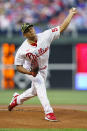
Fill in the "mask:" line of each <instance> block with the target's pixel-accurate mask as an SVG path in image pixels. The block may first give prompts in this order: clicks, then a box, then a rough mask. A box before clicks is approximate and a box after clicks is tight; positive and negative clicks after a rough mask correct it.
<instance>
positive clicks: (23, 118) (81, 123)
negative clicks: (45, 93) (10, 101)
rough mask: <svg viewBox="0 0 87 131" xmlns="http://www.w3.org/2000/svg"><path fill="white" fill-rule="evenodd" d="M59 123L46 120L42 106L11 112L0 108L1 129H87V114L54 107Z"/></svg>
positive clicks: (5, 107) (18, 108)
mask: <svg viewBox="0 0 87 131" xmlns="http://www.w3.org/2000/svg"><path fill="white" fill-rule="evenodd" d="M53 108H54V112H55V115H56V117H57V119H58V121H57V122H50V121H47V120H45V119H44V112H43V109H42V108H41V106H19V107H16V108H15V109H14V110H13V111H11V112H9V111H8V110H7V106H0V128H87V112H86V111H79V110H77V109H70V108H69V109H66V108H64V106H62V108H61V106H59V107H58V106H54V107H53Z"/></svg>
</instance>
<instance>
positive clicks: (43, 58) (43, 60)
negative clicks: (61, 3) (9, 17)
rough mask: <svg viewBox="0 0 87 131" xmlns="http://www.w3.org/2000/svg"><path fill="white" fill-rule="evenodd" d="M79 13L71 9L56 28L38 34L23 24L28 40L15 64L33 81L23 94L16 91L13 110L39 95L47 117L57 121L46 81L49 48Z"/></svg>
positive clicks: (19, 51)
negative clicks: (47, 91) (48, 95)
mask: <svg viewBox="0 0 87 131" xmlns="http://www.w3.org/2000/svg"><path fill="white" fill-rule="evenodd" d="M76 13H77V10H76V8H72V9H70V11H69V14H68V16H67V17H66V19H65V20H64V22H63V23H62V24H61V25H60V26H57V27H55V28H52V29H49V30H46V31H44V32H42V33H39V34H36V33H35V29H34V26H33V25H32V24H30V23H24V24H22V26H21V30H22V32H23V35H24V37H26V40H25V41H24V42H23V43H22V45H21V46H20V48H19V49H18V51H17V53H16V56H15V65H16V67H17V70H18V71H19V72H21V73H23V74H25V75H26V77H28V78H29V79H30V80H31V81H32V85H31V88H29V89H27V90H26V91H25V92H23V93H22V94H20V95H19V94H18V93H14V95H13V99H12V101H11V103H10V104H9V106H8V110H9V111H11V110H12V109H13V108H14V107H15V106H17V105H20V104H22V103H23V102H24V101H26V100H28V99H30V98H32V97H34V96H38V98H39V100H40V102H41V104H42V106H43V109H44V112H45V119H46V120H49V121H57V119H56V117H55V115H54V112H53V109H52V107H51V105H50V103H49V100H48V97H47V93H46V87H45V81H46V77H47V69H48V59H49V49H50V45H51V43H52V41H53V40H55V39H58V38H59V36H60V34H61V33H62V32H63V31H64V30H65V29H66V28H67V26H68V24H69V23H70V21H71V19H72V17H73V16H74V15H75V14H76Z"/></svg>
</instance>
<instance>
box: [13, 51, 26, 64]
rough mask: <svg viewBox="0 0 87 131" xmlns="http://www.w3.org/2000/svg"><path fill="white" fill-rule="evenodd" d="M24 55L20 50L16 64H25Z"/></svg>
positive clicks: (16, 57)
mask: <svg viewBox="0 0 87 131" xmlns="http://www.w3.org/2000/svg"><path fill="white" fill-rule="evenodd" d="M24 61H25V60H24V57H23V55H21V52H20V51H19V50H18V51H17V53H16V56H15V62H14V64H15V65H23V64H24Z"/></svg>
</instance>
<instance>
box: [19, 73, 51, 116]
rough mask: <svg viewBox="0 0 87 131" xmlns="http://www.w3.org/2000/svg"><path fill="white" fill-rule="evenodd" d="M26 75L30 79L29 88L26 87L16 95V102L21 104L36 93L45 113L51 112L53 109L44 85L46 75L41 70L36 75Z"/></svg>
mask: <svg viewBox="0 0 87 131" xmlns="http://www.w3.org/2000/svg"><path fill="white" fill-rule="evenodd" d="M27 77H28V78H29V79H30V80H31V81H32V85H31V88H29V89H27V90H26V91H25V92H23V93H22V94H21V95H19V96H18V97H17V104H22V103H23V102H24V101H26V100H27V99H29V98H32V97H34V96H36V95H37V96H38V98H39V100H40V102H41V104H42V106H43V109H44V112H45V114H47V113H52V112H53V109H52V107H51V106H50V103H49V100H48V97H47V93H46V87H45V79H46V75H45V74H44V73H43V72H42V73H41V72H39V73H38V74H37V76H36V77H33V76H30V75H27Z"/></svg>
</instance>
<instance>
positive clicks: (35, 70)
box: [30, 59, 39, 75]
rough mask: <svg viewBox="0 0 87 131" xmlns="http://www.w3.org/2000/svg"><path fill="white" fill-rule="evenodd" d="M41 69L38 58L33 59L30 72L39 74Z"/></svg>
mask: <svg viewBox="0 0 87 131" xmlns="http://www.w3.org/2000/svg"><path fill="white" fill-rule="evenodd" d="M38 71H39V65H38V62H37V60H35V59H33V60H32V61H31V68H30V72H32V73H33V74H35V75H37V74H38Z"/></svg>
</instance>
